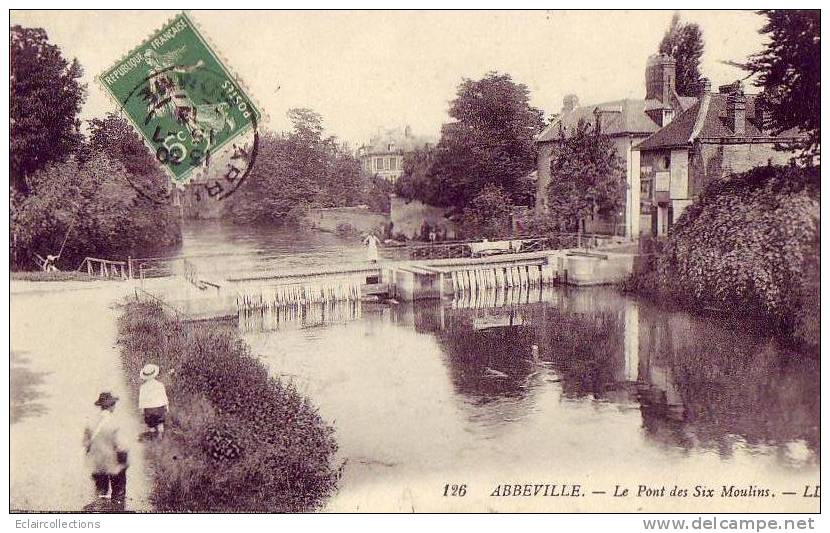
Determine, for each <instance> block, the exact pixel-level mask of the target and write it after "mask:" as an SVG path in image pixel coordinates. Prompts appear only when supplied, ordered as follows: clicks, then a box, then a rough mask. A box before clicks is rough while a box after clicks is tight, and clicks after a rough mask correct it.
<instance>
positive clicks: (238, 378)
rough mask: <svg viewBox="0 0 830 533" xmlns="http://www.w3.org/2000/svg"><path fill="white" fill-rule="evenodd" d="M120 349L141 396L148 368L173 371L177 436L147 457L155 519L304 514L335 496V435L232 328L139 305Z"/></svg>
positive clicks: (122, 332) (122, 324)
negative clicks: (171, 514)
mask: <svg viewBox="0 0 830 533" xmlns="http://www.w3.org/2000/svg"><path fill="white" fill-rule="evenodd" d="M119 343H120V345H121V354H122V360H123V363H124V367H125V370H126V371H127V374H128V375H129V376H130V380H131V384H132V385H133V388H134V389H137V387H138V385H139V378H138V376H139V371H140V369H141V367H142V366H143V365H144V364H145V363H146V362H147V361H153V362H155V363H157V364H159V365H160V366H161V367H162V368H163V369H165V371H166V372H165V375H164V377H163V381H165V382H166V385H167V390H168V394H169V396H170V401H171V411H170V416H169V418H168V428H167V429H168V430H167V431H166V432H165V436H164V438H163V439H161V440H157V441H153V442H152V443H150V445H149V446H148V447H147V453H148V459H149V463H150V465H151V469H152V472H153V477H154V487H153V491H152V495H151V498H152V502H153V505H154V506H155V508H156V510H158V511H179V512H181V511H188V512H304V511H313V510H315V509H319V508H320V507H321V506H322V505H323V504H324V503H325V501H326V499H327V498H328V497H329V496H330V495H331V494H332V493H333V492H334V490H335V488H336V484H337V481H338V479H339V476H340V468H339V467H337V466H335V464H334V453H335V452H336V450H337V444H336V441H335V439H334V430H333V428H332V427H331V426H329V425H327V424H326V423H325V421H324V420H323V419H322V418H321V417H320V415H319V414H318V413H317V411H316V409H315V408H314V407H313V406H312V405H311V404H310V402H309V401H308V399H307V398H305V397H303V396H302V395H301V394H299V393H298V392H297V391H296V390H295V388H294V387H293V385H292V384H291V383H287V384H286V383H283V382H281V381H280V380H277V379H274V378H272V377H271V376H269V374H268V370H267V369H266V367H265V366H264V365H263V364H262V363H261V362H260V361H258V360H257V359H256V358H254V357H253V356H252V355H251V354H250V351H249V348H248V346H247V345H246V344H245V343H244V341H243V340H242V339H240V338H239V337H238V335H237V334H236V332H235V331H234V330H233V329H232V328H230V327H227V326H222V325H221V324H218V323H216V322H212V323H203V324H196V323H182V322H179V321H177V320H175V319H172V318H169V317H168V316H166V315H165V312H164V310H163V308H162V307H161V305H160V304H155V303H146V302H130V303H128V304H127V305H126V308H125V309H124V313H123V315H122V316H121V318H120V321H119Z"/></svg>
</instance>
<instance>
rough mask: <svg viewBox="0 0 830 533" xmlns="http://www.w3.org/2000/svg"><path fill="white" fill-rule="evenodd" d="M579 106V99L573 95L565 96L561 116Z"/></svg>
mask: <svg viewBox="0 0 830 533" xmlns="http://www.w3.org/2000/svg"><path fill="white" fill-rule="evenodd" d="M578 106H579V98H577V97H576V95H575V94H566V95H565V97H564V98H563V99H562V114H563V115H564V114H565V113H570V112H571V111H573V110H574V109H576V108H577V107H578Z"/></svg>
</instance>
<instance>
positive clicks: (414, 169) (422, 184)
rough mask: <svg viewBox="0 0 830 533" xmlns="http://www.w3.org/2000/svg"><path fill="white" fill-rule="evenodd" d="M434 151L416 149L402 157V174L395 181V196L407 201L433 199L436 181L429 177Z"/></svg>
mask: <svg viewBox="0 0 830 533" xmlns="http://www.w3.org/2000/svg"><path fill="white" fill-rule="evenodd" d="M433 156H434V150H432V149H431V148H429V147H424V148H418V149H416V150H414V151H412V152H408V153H407V154H405V155H404V157H403V174H401V176H400V177H399V178H398V179H397V180H396V181H395V194H397V195H398V196H400V197H401V198H406V199H407V200H416V199H426V198H434V197H436V196H437V191H436V190H433V189H432V187H433V185H435V183H436V180H435V179H434V177H433V176H431V175H430V173H429V172H430V169H431V168H432V163H433Z"/></svg>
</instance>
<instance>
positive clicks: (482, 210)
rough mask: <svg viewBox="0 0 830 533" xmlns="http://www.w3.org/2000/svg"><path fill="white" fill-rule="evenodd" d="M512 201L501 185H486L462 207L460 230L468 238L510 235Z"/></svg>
mask: <svg viewBox="0 0 830 533" xmlns="http://www.w3.org/2000/svg"><path fill="white" fill-rule="evenodd" d="M512 211H513V202H512V200H511V199H510V196H509V195H508V194H507V193H505V192H504V190H503V189H502V188H501V187H498V186H495V185H486V186H484V188H483V189H482V190H481V192H480V193H478V194H477V195H476V196H475V197H473V199H472V200H471V201H470V203H469V204H467V207H465V208H464V212H463V214H462V225H461V227H462V230H463V232H464V235H465V236H467V237H470V238H482V237H487V238H488V239H497V238H500V237H505V236H507V235H510V223H511V217H510V215H511V213H512Z"/></svg>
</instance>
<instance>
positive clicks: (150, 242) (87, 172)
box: [10, 154, 181, 270]
mask: <svg viewBox="0 0 830 533" xmlns="http://www.w3.org/2000/svg"><path fill="white" fill-rule="evenodd" d="M127 176H128V174H127V171H126V170H125V169H124V167H123V165H122V164H121V163H120V162H118V161H114V160H112V159H110V158H108V157H106V156H104V155H100V154H99V155H96V156H94V157H91V158H90V159H88V160H85V161H79V160H78V158H72V159H70V160H69V161H66V162H63V163H54V164H51V165H49V166H47V167H46V168H45V169H43V170H41V171H38V172H36V173H35V174H34V175H33V176H31V177H30V178H28V179H27V182H28V184H29V189H30V191H29V194H28V195H27V196H23V195H13V197H12V202H11V203H12V205H11V234H12V246H11V250H10V251H11V255H12V257H11V259H12V268H14V269H23V270H31V269H34V268H36V267H37V263H36V262H35V254H39V255H41V256H43V257H45V256H46V255H47V254H55V255H57V254H58V253H59V252H61V246H62V245H63V243H64V240H65V246H64V248H63V251H62V252H61V256H60V259H59V260H58V262H57V266H58V267H59V268H60V269H61V270H75V269H76V268H77V267H78V265H79V264H80V263H81V261H83V259H84V257H87V256H92V257H101V258H105V259H122V260H123V259H126V258H127V256H130V255H132V256H133V257H135V256H141V255H148V254H152V253H153V252H155V251H156V250H158V249H159V248H162V247H164V246H169V245H173V244H176V243H177V242H179V241H180V239H181V229H180V226H179V219H178V216H177V214H176V212H175V210H174V208H173V207H171V206H169V205H164V204H159V203H156V202H154V201H153V200H151V199H148V198H145V197H143V196H142V195H141V194H140V193H139V192H138V191H136V189H135V188H133V187H132V185H131V184H130V182H129V181H128V180H127Z"/></svg>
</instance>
